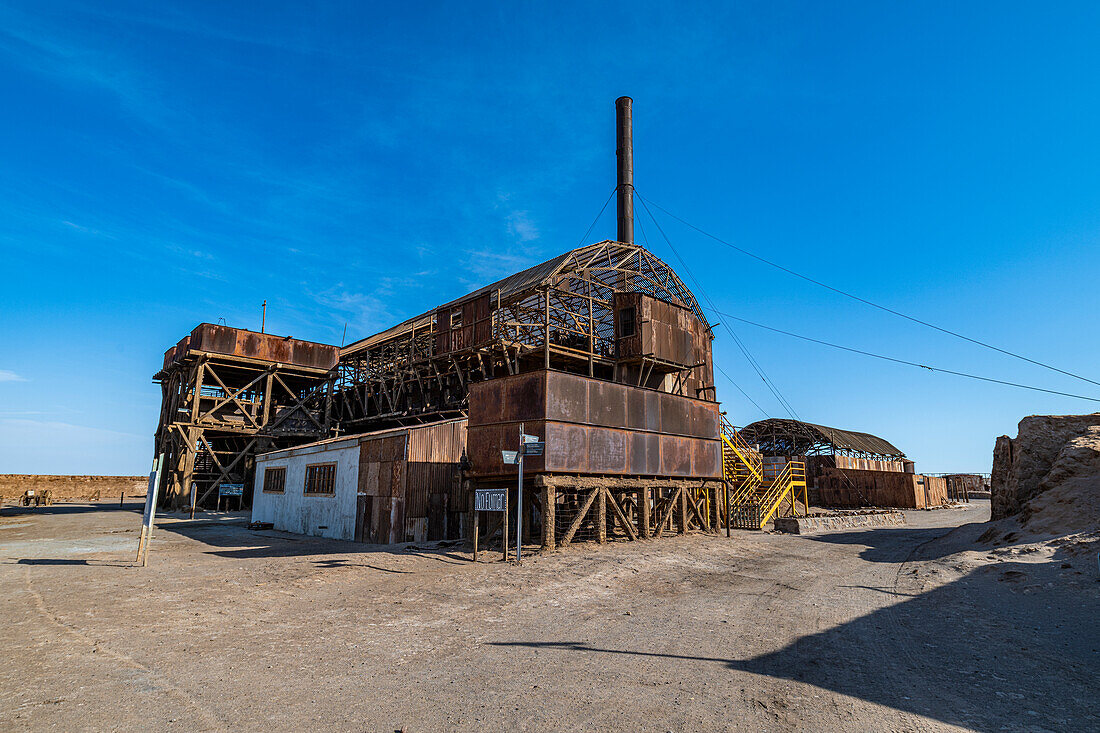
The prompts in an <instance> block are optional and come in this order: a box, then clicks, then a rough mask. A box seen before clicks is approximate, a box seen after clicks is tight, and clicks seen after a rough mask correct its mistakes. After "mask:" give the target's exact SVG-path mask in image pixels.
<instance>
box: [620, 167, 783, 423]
mask: <svg viewBox="0 0 1100 733" xmlns="http://www.w3.org/2000/svg"><path fill="white" fill-rule="evenodd" d="M635 192H637V189H635ZM638 200H639V201H641V203H642V207H643V208H644V209H645V211H646V213H647V214H649V218H650V219H651V220H652V221H653V226H655V227H656V228H657V231H658V232H660V233H661V237H662V238H663V239H664V240H665V243H666V244H668V248H669V249H670V250H671V251H672V254H673V255H675V256H676V259H677V260H679V261H680V264H681V265H683V267H684V272H685V273H687V276H688V277H689V278H691V281H692V283H694V284H695V287H696V289H697V290H698V291H699V294H700V295H702V296H703V299H704V300H706V301H707V303H708V304H709V305H710V308H711V310H715V311H716V310H717V308H715V307H714V301H712V300H711V299H710V296H709V295H707V293H706V291H704V290H703V286H702V285H701V284H700V283H699V281H698V279H696V277H695V274H694V273H692V271H691V268H690V267H688V264H687V262H685V261H684V258H683V257H681V256H680V253H679V252H678V251H677V250H676V247H674V246H673V244H672V240H670V239H669V238H668V235H667V234H666V233H665V230H664V229H662V228H661V225H660V223H659V222H658V221H657V217H655V216H653V212H652V211H650V209H649V207H648V206H647V205H646V202H645V199H643V198H642V196H641V194H638ZM722 327H723V328H725V329H726V331H727V332H728V333H729V335H730V337H731V338H733V342H734V343H735V344H736V345H737V348H738V349H740V350H741V353H742V355H744V357H745V359H746V360H747V361H748V362H749V365H750V366H751V367H752V368H753V370H754V371H755V372H756V374H757V376H759V377H760V380H761V381H762V382H764V385H765V386H766V387H767V388H768V389H769V390H770V391H771V393H772V395H773V396H774V397H775V398H776V400H777V401H778V402H779V404H780V405H781V406H782V407H783V409H785V410H786V411H787V413H788V414H790V416H791V417H792V418H793V419H795V420H798V421H800V422H801V420H802V418H800V417H798V413H796V412H795V410H794V408H793V407H791V404H790V403H789V402H787V400H786V398H784V397H783V394H782V393H781V392H780V391H779V388H778V387H776V386H775V385H774V383H773V382H772V381H771V380H770V379H769V378H768V377H767V375H766V374H765V373H764V369H763V367H761V366H760V364H759V362H757V361H756V359H754V358H753V356H752V354H751V353H749V350H748V347H747V346H745V344H744V343H743V342H742V341H741V339H740V338H738V336H737V334H736V333H734V331H733V329H732V328H730V326H729V324H728V323H723V324H722ZM765 414H767V413H765Z"/></svg>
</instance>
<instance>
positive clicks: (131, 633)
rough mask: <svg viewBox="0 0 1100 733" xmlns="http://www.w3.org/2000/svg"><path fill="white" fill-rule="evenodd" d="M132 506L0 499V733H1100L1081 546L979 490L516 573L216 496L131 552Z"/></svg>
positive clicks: (1093, 632)
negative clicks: (808, 531)
mask: <svg viewBox="0 0 1100 733" xmlns="http://www.w3.org/2000/svg"><path fill="white" fill-rule="evenodd" d="M139 512H140V506H139V505H138V504H128V505H127V506H126V507H125V508H123V509H120V508H118V506H117V504H115V505H114V506H113V507H112V506H107V505H82V504H62V505H55V506H53V507H50V508H49V509H45V510H43V509H39V510H36V511H26V510H17V509H13V508H5V509H4V511H3V514H2V516H0V619H2V631H0V729H3V730H55V729H56V730H66V731H72V730H111V729H126V730H134V729H142V730H180V731H191V730H228V729H233V730H273V729H274V730H285V729H294V730H303V729H312V730H318V731H319V730H347V731H395V730H402V729H405V730H407V731H409V732H410V733H416V732H419V731H452V730H455V731H474V730H476V731H482V730H494V731H516V730H526V731H561V730H624V731H661V732H663V731H686V730H707V731H713V730H744V731H779V730H800V731H825V730H829V731H834V730H839V731H868V730H875V731H882V730H888V731H935V730H976V731H1066V730H1097V729H1100V681H1098V680H1100V623H1098V622H1097V619H1100V582H1098V573H1097V565H1096V563H1097V558H1096V552H1095V550H1096V547H1095V545H1092V546H1084V549H1082V546H1081V545H1080V543H1076V544H1075V543H1073V542H1067V543H1062V544H1058V543H1049V544H1046V545H1040V546H1028V545H1013V544H1011V543H1002V544H1001V546H998V547H993V548H990V547H985V546H982V545H975V544H974V543H975V541H976V539H977V538H978V537H979V535H981V534H982V531H983V529H984V526H983V524H982V522H984V521H985V520H986V519H987V518H988V515H989V503H988V502H987V501H985V502H983V501H977V502H974V503H973V504H971V505H970V506H969V507H967V508H965V509H943V510H937V511H913V512H907V513H906V515H907V521H908V524H907V526H905V527H884V528H869V529H861V530H858V531H854V530H853V531H838V532H834V533H829V534H822V535H817V536H787V535H776V534H767V533H750V532H736V533H734V536H733V538H732V539H727V538H726V537H725V536H724V535H723V536H719V537H712V536H703V535H693V536H688V537H674V538H666V539H661V540H655V541H643V542H637V543H625V542H624V543H616V544H614V545H612V546H607V547H597V546H592V545H588V546H575V547H573V548H571V549H569V550H567V551H564V552H557V553H553V554H548V555H544V556H537V555H536V556H532V557H531V558H529V559H526V560H525V561H524V564H523V565H522V566H521V567H514V566H512V565H508V564H504V563H501V562H498V561H495V560H496V559H497V558H499V554H498V553H495V554H488V555H486V556H483V560H484V561H483V562H479V563H476V564H475V563H472V562H470V556H469V554H467V553H466V552H465V551H464V550H461V549H459V548H452V547H444V548H439V547H433V548H428V549H416V548H412V549H410V550H407V551H394V550H392V549H383V548H377V547H371V546H367V545H357V544H353V543H343V542H336V541H327V540H315V539H307V538H302V537H296V536H291V535H285V534H282V533H278V532H272V531H266V532H252V531H249V530H247V529H246V528H245V527H244V526H243V520H242V519H241V518H240V517H235V516H233V515H220V516H216V517H211V516H207V517H205V518H203V519H201V520H196V521H193V522H189V521H184V520H168V521H164V522H162V523H161V524H160V526H159V528H158V530H157V534H156V537H155V538H154V544H153V549H152V552H151V555H150V565H149V567H147V568H144V569H143V568H135V567H132V566H131V560H132V559H133V556H134V552H135V550H136V545H137V529H138V525H139V522H140V514H139ZM955 527H959V529H956V530H955V531H953V532H952V531H951V530H953V529H954V528H955ZM975 548H977V549H975Z"/></svg>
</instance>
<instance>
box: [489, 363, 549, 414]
mask: <svg viewBox="0 0 1100 733" xmlns="http://www.w3.org/2000/svg"><path fill="white" fill-rule="evenodd" d="M545 375H546V373H545V372H530V373H528V374H520V375H518V376H516V377H511V378H508V379H504V380H495V381H503V383H504V410H503V412H504V420H506V421H515V420H538V419H539V418H544V417H545V416H546V376H545ZM490 381H494V380H490ZM482 384H484V382H483V383H482ZM472 399H473V397H472V396H471V400H472Z"/></svg>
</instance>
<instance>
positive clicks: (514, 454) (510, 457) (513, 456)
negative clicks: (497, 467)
mask: <svg viewBox="0 0 1100 733" xmlns="http://www.w3.org/2000/svg"><path fill="white" fill-rule="evenodd" d="M500 455H501V456H503V457H504V465H506V466H509V465H512V464H515V463H519V451H515V450H502V451H501V452H500Z"/></svg>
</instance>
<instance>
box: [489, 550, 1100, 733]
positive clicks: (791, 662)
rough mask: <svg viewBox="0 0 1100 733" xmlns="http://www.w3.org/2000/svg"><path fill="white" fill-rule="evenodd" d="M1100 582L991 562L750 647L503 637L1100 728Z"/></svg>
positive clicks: (882, 699)
mask: <svg viewBox="0 0 1100 733" xmlns="http://www.w3.org/2000/svg"><path fill="white" fill-rule="evenodd" d="M899 531H900V530H899ZM941 533H942V530H941ZM863 534H865V535H866V534H870V533H863ZM918 536H919V534H918ZM1097 585H1098V584H1097V583H1096V581H1095V579H1092V578H1090V577H1089V576H1088V575H1087V573H1082V572H1081V571H1076V570H1073V569H1070V570H1066V569H1064V568H1060V567H1059V565H1058V564H1057V563H1039V564H1030V563H1003V564H997V565H989V566H985V567H982V568H979V569H977V570H975V571H973V572H971V573H970V574H968V575H966V576H964V577H962V578H960V579H959V580H956V581H955V582H952V583H949V584H946V585H943V586H940V587H938V588H936V589H934V590H931V591H928V592H926V593H922V594H916V595H914V594H908V595H905V594H898V600H899V602H898V603H896V604H894V605H891V606H887V607H884V608H880V609H878V610H876V611H874V612H873V613H870V614H868V615H866V616H862V617H860V618H857V619H855V620H853V621H850V622H848V623H844V624H841V625H839V626H836V627H834V628H831V629H828V630H826V631H822V632H819V633H816V634H809V635H806V636H803V637H801V638H799V639H798V640H796V641H794V642H793V643H791V644H789V645H787V646H785V647H783V648H781V649H778V650H776V651H774V652H771V653H768V654H761V655H758V656H753V657H748V658H736V657H725V656H722V655H720V654H717V655H716V654H713V653H712V654H699V655H691V654H668V653H662V652H654V651H648V650H646V649H644V648H628V649H610V648H601V647H599V646H594V645H591V644H587V643H583V642H576V641H515V642H493V643H494V644H495V645H498V646H520V647H534V648H540V649H560V650H562V652H564V653H580V654H608V655H630V656H641V657H662V658H668V659H677V660H695V661H698V662H700V663H705V664H719V665H722V666H724V667H725V668H726V669H729V670H739V671H745V672H751V673H753V674H758V675H764V676H767V677H771V678H778V679H787V680H794V681H798V682H804V683H807V684H811V685H815V686H817V687H819V688H823V689H826V690H832V691H834V692H838V693H842V694H844V695H849V696H851V697H854V698H859V699H863V700H867V701H869V702H873V703H877V704H880V705H887V706H890V707H892V708H895V709H898V710H902V711H906V712H910V713H914V714H917V715H922V716H926V717H929V718H933V719H936V720H939V721H942V722H944V723H949V724H952V725H959V726H964V727H968V728H972V729H974V730H978V731H983V732H984V731H989V732H992V731H1001V730H1005V729H1010V730H1016V729H1021V730H1023V729H1026V730H1097V729H1098V725H1100V624H1097V623H1095V619H1096V618H1098V617H1100V602H1098V598H1100V593H1098V592H1097V588H1096V587H1097ZM876 590H879V589H876ZM881 590H883V591H885V592H889V593H893V590H892V589H881ZM1052 609H1058V611H1056V612H1052ZM715 651H718V650H715ZM960 690H969V691H973V694H963V695H960V694H959V691H960Z"/></svg>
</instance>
